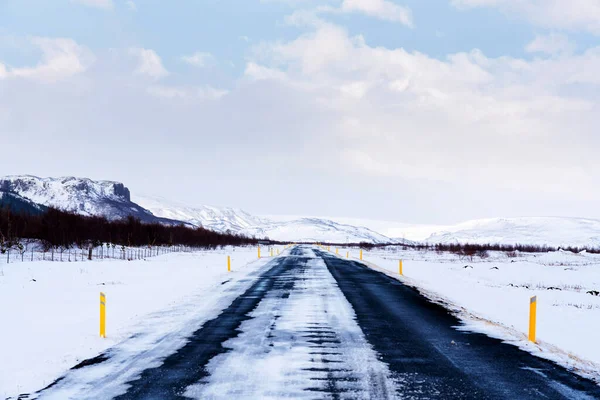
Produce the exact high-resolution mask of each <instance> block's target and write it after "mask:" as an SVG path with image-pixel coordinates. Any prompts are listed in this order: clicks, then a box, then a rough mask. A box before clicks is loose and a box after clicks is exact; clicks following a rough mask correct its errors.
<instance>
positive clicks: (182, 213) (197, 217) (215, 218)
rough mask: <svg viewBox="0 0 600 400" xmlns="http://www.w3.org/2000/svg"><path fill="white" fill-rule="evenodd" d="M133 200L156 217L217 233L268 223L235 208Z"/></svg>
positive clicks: (161, 199)
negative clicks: (183, 222)
mask: <svg viewBox="0 0 600 400" xmlns="http://www.w3.org/2000/svg"><path fill="white" fill-rule="evenodd" d="M133 199H134V200H135V202H136V203H138V204H139V205H141V206H142V207H144V208H146V209H147V210H149V211H151V212H152V213H153V214H154V215H156V216H159V217H162V218H169V219H175V220H179V221H185V222H188V223H190V224H193V225H196V226H202V227H204V228H206V229H210V230H213V231H217V232H226V231H228V230H229V231H232V232H239V231H241V230H243V229H247V228H250V227H253V226H257V225H262V224H264V223H266V222H268V220H265V219H262V218H259V217H255V216H253V215H250V214H248V213H247V212H245V211H243V210H239V209H235V208H226V207H214V206H190V205H187V204H183V203H179V202H173V201H169V200H166V199H164V198H161V197H147V196H134V197H133Z"/></svg>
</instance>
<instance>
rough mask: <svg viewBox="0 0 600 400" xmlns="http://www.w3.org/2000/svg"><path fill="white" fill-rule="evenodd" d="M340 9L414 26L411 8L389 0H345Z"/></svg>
mask: <svg viewBox="0 0 600 400" xmlns="http://www.w3.org/2000/svg"><path fill="white" fill-rule="evenodd" d="M340 9H341V11H342V12H346V13H352V12H358V13H363V14H366V15H369V16H372V17H376V18H380V19H383V20H388V21H395V22H399V23H401V24H404V25H406V26H410V27H412V26H413V20H412V13H411V11H410V9H409V8H407V7H402V6H399V5H397V4H395V3H393V2H391V1H387V0H344V2H343V3H342V5H341V7H340Z"/></svg>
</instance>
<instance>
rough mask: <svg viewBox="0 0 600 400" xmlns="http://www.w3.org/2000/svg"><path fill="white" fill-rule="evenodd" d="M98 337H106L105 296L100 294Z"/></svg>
mask: <svg viewBox="0 0 600 400" xmlns="http://www.w3.org/2000/svg"><path fill="white" fill-rule="evenodd" d="M100 337H101V338H105V337H106V295H105V294H104V293H102V292H100Z"/></svg>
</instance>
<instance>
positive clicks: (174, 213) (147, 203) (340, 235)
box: [134, 196, 395, 243]
mask: <svg viewBox="0 0 600 400" xmlns="http://www.w3.org/2000/svg"><path fill="white" fill-rule="evenodd" d="M134 200H135V201H136V202H137V203H138V204H140V205H142V206H144V207H145V208H147V209H148V210H150V211H152V213H153V214H154V215H157V216H160V217H163V218H171V219H178V220H181V221H186V222H189V223H191V224H194V225H197V226H203V227H205V228H207V229H212V230H216V231H219V232H225V231H227V230H230V231H231V232H236V233H241V234H243V235H246V236H254V237H257V238H265V237H268V238H269V239H272V240H280V241H296V242H337V243H346V242H350V243H358V242H368V243H392V242H395V241H394V240H392V239H390V238H388V237H386V236H384V235H381V234H379V233H377V232H374V231H372V230H370V229H367V228H364V227H357V226H353V225H346V224H340V223H337V222H334V221H331V220H328V219H324V218H295V219H292V220H287V221H279V220H277V219H275V218H266V217H257V216H254V215H251V214H249V213H247V212H245V211H243V210H239V209H235V208H221V207H213V206H196V207H194V206H190V205H186V204H182V203H175V202H171V201H167V200H165V199H162V198H158V197H137V196H135V197H134Z"/></svg>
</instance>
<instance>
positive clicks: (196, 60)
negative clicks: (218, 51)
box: [181, 51, 215, 68]
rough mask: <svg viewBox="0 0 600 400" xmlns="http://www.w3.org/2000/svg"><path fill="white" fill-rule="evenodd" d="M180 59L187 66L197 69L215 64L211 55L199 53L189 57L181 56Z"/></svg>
mask: <svg viewBox="0 0 600 400" xmlns="http://www.w3.org/2000/svg"><path fill="white" fill-rule="evenodd" d="M181 59H182V60H183V61H184V62H186V63H187V64H190V65H193V66H194V67H198V68H205V67H208V66H210V65H212V64H214V62H215V57H214V56H213V55H212V54H210V53H206V52H200V51H199V52H196V53H194V54H192V55H189V56H183V57H181Z"/></svg>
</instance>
